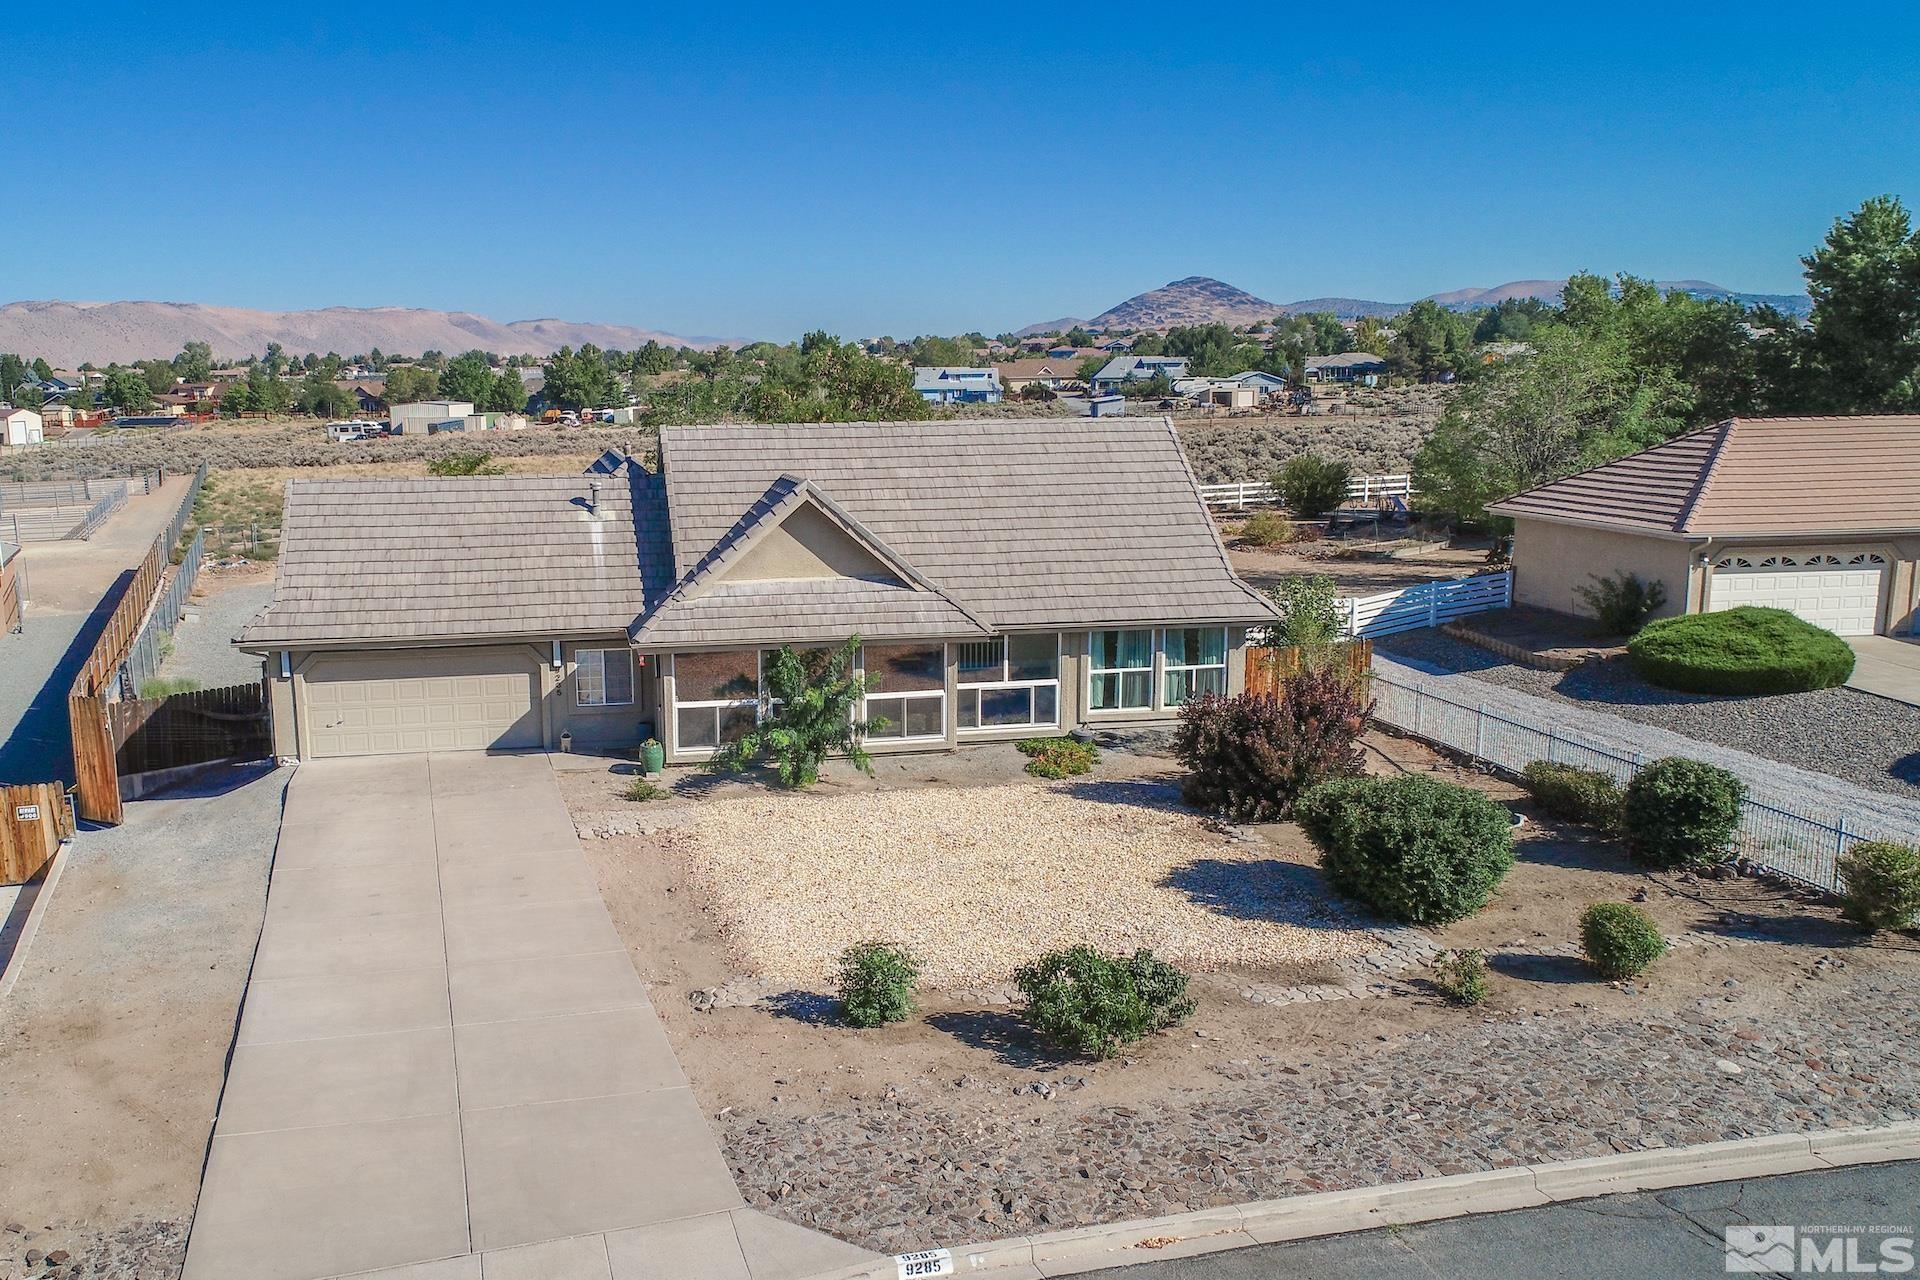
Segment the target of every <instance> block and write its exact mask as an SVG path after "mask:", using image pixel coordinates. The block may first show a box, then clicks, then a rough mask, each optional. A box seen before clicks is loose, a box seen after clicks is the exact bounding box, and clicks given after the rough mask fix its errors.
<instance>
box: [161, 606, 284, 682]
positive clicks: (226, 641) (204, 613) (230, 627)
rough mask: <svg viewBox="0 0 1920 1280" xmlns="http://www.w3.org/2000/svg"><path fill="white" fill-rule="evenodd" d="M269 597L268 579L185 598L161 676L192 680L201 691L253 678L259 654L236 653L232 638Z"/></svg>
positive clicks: (256, 677)
mask: <svg viewBox="0 0 1920 1280" xmlns="http://www.w3.org/2000/svg"><path fill="white" fill-rule="evenodd" d="M272 599H273V583H271V582H249V583H245V584H240V585H235V586H231V587H227V588H225V589H224V590H221V591H218V592H215V593H214V594H212V595H209V596H206V597H204V598H202V599H199V600H195V601H193V602H191V603H190V604H189V605H188V607H187V616H186V617H185V618H184V619H182V620H181V623H180V625H179V626H177V627H175V628H174V631H173V652H172V653H170V654H168V655H167V660H166V661H165V662H163V663H161V664H160V675H161V677H162V678H163V679H168V680H180V679H186V680H193V681H195V682H197V683H198V684H199V686H200V687H201V688H202V689H219V688H224V687H225V686H227V685H231V684H246V683H249V682H251V681H257V680H259V679H260V659H259V657H258V656H257V655H255V654H251V653H241V652H240V651H239V650H238V649H236V648H234V647H233V644H232V640H233V638H234V637H235V636H237V635H239V634H240V628H241V627H243V626H245V625H246V624H247V622H248V620H249V619H251V618H252V617H253V615H254V614H256V613H258V612H260V610H262V609H264V608H266V606H267V603H268V602H269V601H271V600H272Z"/></svg>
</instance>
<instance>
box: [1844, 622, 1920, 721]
mask: <svg viewBox="0 0 1920 1280" xmlns="http://www.w3.org/2000/svg"><path fill="white" fill-rule="evenodd" d="M1847 643H1848V644H1849V645H1852V646H1853V654H1854V663H1853V679H1851V680H1849V681H1847V686H1848V687H1849V688H1852V689H1862V690H1865V691H1866V692H1867V693H1877V694H1879V695H1880V696H1881V697H1883V698H1892V699H1894V700H1895V701H1896V702H1906V703H1910V704H1912V705H1913V706H1916V707H1920V643H1916V642H1915V641H1913V640H1909V639H1907V638H1906V637H1904V636H1850V637H1848V639H1847Z"/></svg>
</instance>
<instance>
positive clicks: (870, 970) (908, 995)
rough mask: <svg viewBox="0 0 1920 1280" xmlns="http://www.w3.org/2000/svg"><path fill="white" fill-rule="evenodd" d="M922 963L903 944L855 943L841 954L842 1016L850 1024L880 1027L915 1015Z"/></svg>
mask: <svg viewBox="0 0 1920 1280" xmlns="http://www.w3.org/2000/svg"><path fill="white" fill-rule="evenodd" d="M918 981H920V962H919V960H917V959H916V958H915V957H914V956H913V954H912V953H911V952H909V951H907V950H906V949H905V948H903V947H896V946H894V945H892V944H891V943H886V942H856V943H855V944H854V945H852V946H850V947H848V948H847V949H846V950H845V951H842V952H841V953H840V1016H841V1017H843V1018H844V1019H846V1022H847V1025H848V1026H853V1027H879V1026H884V1025H886V1024H887V1023H889V1022H903V1021H905V1020H906V1019H908V1018H910V1017H912V1016H913V1010H914V1004H913V986H914V984H915V983H916V982H918Z"/></svg>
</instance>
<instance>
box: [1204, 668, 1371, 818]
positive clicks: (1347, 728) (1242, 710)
mask: <svg viewBox="0 0 1920 1280" xmlns="http://www.w3.org/2000/svg"><path fill="white" fill-rule="evenodd" d="M1371 709H1372V704H1371V703H1370V702H1369V701H1368V700H1367V698H1366V695H1365V693H1364V692H1363V691H1362V689H1361V688H1360V687H1359V685H1357V684H1356V683H1355V682H1354V681H1353V680H1350V679H1348V677H1347V675H1346V673H1345V672H1344V671H1341V670H1339V669H1338V668H1337V667H1334V666H1307V667H1303V668H1301V669H1300V670H1298V671H1296V672H1293V673H1292V674H1290V675H1288V676H1286V677H1285V678H1284V679H1282V680H1281V682H1280V688H1279V690H1278V692H1276V693H1275V694H1274V695H1272V696H1270V697H1269V696H1265V695H1256V694H1250V693H1243V694H1241V695H1240V696H1239V697H1237V698H1223V697H1220V696H1219V695H1218V694H1212V693H1208V694H1203V695H1201V696H1200V697H1198V698H1196V699H1194V700H1193V701H1191V702H1189V703H1187V704H1186V706H1184V707H1182V708H1181V709H1180V727H1179V729H1178V731H1177V732H1176V733H1175V735H1174V744H1173V754H1174V755H1175V756H1176V757H1178V758H1179V760H1180V763H1181V764H1184V765H1185V766H1187V768H1188V769H1189V770H1190V771H1191V772H1189V773H1188V774H1187V776H1186V778H1185V779H1184V780H1183V781H1182V782H1181V786H1180V792H1181V795H1182V796H1183V797H1184V798H1185V800H1186V802H1187V803H1188V804H1190V805H1193V806H1194V807H1195V808H1197V809H1205V810H1208V811H1210V812H1214V813H1221V814H1225V815H1226V816H1228V817H1230V818H1235V819H1238V820H1239V821H1242V822H1271V821H1274V820H1276V819H1279V818H1284V817H1286V816H1287V815H1288V814H1289V813H1291V812H1293V806H1294V803H1295V801H1297V800H1298V799H1299V797H1300V793H1301V792H1303V791H1305V790H1306V789H1307V788H1308V787H1311V786H1313V785H1314V784H1316V783H1319V782H1324V781H1325V780H1326V779H1328V778H1340V777H1351V776H1354V775H1356V774H1358V773H1359V772H1360V770H1361V768H1362V765H1363V758H1362V756H1361V753H1360V748H1359V747H1358V746H1357V745H1356V744H1357V743H1358V742H1359V740H1360V735H1361V734H1362V733H1364V732H1366V728H1367V715H1368V713H1369V712H1370V711H1371Z"/></svg>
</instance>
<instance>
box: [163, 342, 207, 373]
mask: <svg viewBox="0 0 1920 1280" xmlns="http://www.w3.org/2000/svg"><path fill="white" fill-rule="evenodd" d="M173 372H174V374H175V376H177V377H178V378H179V379H180V380H181V381H182V382H205V381H206V380H207V379H208V378H210V377H212V376H213V347H212V346H210V345H209V344H207V343H205V342H189V343H187V344H186V345H185V346H183V347H181V348H180V354H179V355H177V356H175V357H174V358H173Z"/></svg>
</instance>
